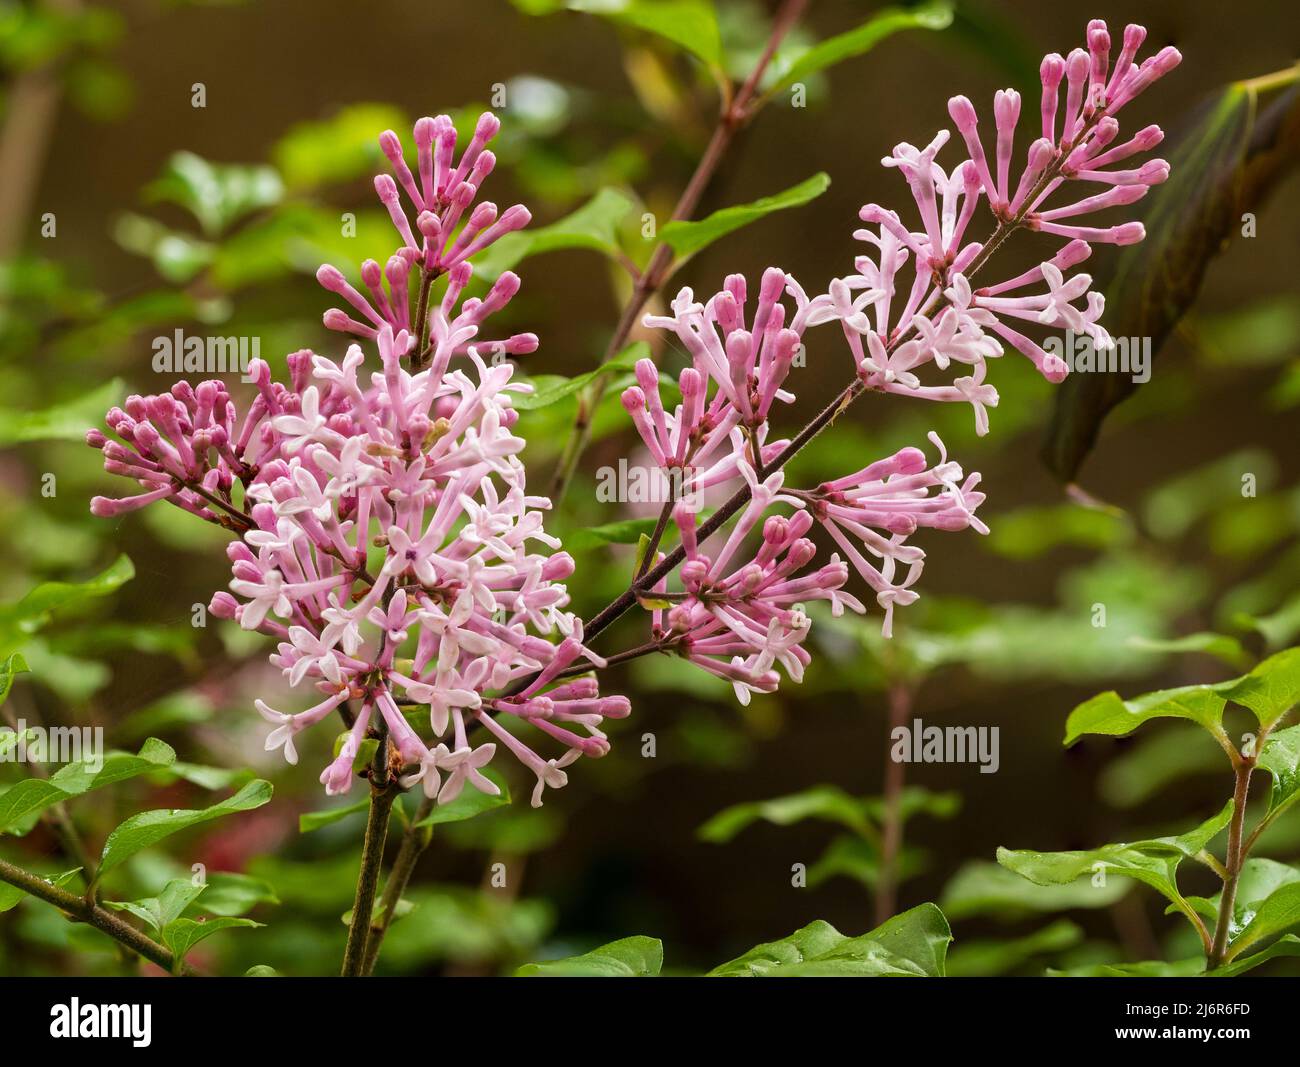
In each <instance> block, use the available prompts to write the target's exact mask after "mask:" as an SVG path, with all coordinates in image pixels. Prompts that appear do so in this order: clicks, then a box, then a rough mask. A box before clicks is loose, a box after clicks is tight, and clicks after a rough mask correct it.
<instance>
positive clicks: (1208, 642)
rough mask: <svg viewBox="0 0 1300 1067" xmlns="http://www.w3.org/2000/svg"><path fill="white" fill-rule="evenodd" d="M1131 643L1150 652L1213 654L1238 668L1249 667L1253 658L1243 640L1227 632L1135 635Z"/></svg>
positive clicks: (1131, 638)
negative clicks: (1160, 636)
mask: <svg viewBox="0 0 1300 1067" xmlns="http://www.w3.org/2000/svg"><path fill="white" fill-rule="evenodd" d="M1129 644H1130V645H1132V646H1133V647H1134V648H1140V649H1144V650H1145V651H1148V652H1199V653H1200V654H1202V655H1205V656H1213V657H1214V658H1215V659H1217V660H1220V661H1222V662H1223V663H1226V664H1227V665H1228V666H1229V667H1233V668H1235V669H1236V670H1242V669H1243V668H1245V667H1249V666H1250V660H1251V656H1250V653H1249V652H1247V651H1246V650H1245V648H1243V647H1242V644H1241V642H1240V641H1238V640H1237V639H1236V638H1235V637H1229V636H1228V635H1227V634H1216V633H1209V632H1201V633H1194V634H1186V635H1185V636H1183V637H1171V638H1154V637H1139V636H1133V637H1130V638H1129Z"/></svg>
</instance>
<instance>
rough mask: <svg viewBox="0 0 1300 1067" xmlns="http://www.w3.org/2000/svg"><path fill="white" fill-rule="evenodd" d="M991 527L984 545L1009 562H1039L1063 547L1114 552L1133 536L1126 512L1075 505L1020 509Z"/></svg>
mask: <svg viewBox="0 0 1300 1067" xmlns="http://www.w3.org/2000/svg"><path fill="white" fill-rule="evenodd" d="M989 525H990V526H991V527H992V530H991V532H990V533H989V536H988V537H987V538H985V539H984V540H983V541H982V542H981V545H982V546H984V547H986V548H988V549H989V550H991V551H993V552H996V553H997V554H998V555H1000V556H1006V557H1007V558H1008V559H1035V558H1037V557H1039V556H1042V555H1043V554H1045V553H1047V552H1049V551H1051V550H1052V549H1054V548H1057V547H1059V546H1062V545H1079V546H1082V547H1084V548H1093V549H1103V548H1111V547H1114V546H1115V545H1119V544H1122V543H1126V542H1128V541H1129V540H1130V539H1131V538H1132V534H1133V526H1132V523H1131V522H1130V521H1129V520H1128V518H1127V516H1126V515H1125V514H1124V513H1123V512H1120V511H1112V510H1109V509H1106V508H1100V507H1083V506H1081V505H1079V504H1073V503H1066V504H1054V505H1051V506H1049V507H1032V508H1020V509H1018V510H1016V511H1012V512H1007V513H1006V514H1003V515H999V516H997V521H996V522H990V523H989Z"/></svg>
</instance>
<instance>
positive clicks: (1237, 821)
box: [1205, 731, 1264, 971]
mask: <svg viewBox="0 0 1300 1067" xmlns="http://www.w3.org/2000/svg"><path fill="white" fill-rule="evenodd" d="M1263 745H1264V736H1263V731H1261V734H1260V736H1259V737H1258V738H1257V739H1256V740H1255V742H1254V745H1253V746H1252V748H1251V754H1250V755H1249V756H1238V757H1237V758H1236V759H1235V760H1233V770H1234V771H1235V772H1236V776H1237V777H1236V785H1235V788H1234V789H1233V793H1232V802H1233V804H1232V821H1231V822H1230V823H1229V824H1228V851H1227V853H1226V855H1225V856H1224V862H1223V866H1224V868H1225V871H1226V873H1227V877H1226V878H1224V880H1223V892H1222V894H1220V896H1219V916H1218V923H1217V924H1216V926H1215V928H1214V941H1213V942H1212V944H1211V945H1210V951H1209V956H1208V958H1207V960H1206V964H1205V966H1206V969H1207V970H1211V971H1212V970H1214V968H1216V967H1218V966H1219V965H1220V964H1221V963H1223V960H1224V957H1225V955H1226V954H1227V951H1228V935H1229V933H1230V932H1231V929H1232V912H1233V908H1234V907H1235V905H1236V902H1237V883H1238V882H1239V881H1240V880H1241V869H1242V867H1243V866H1245V863H1246V856H1247V855H1248V854H1249V851H1250V843H1249V842H1247V841H1246V839H1245V834H1244V830H1245V824H1246V801H1247V799H1248V798H1249V797H1250V776H1251V773H1252V772H1253V771H1254V770H1255V760H1256V757H1255V753H1257V752H1258V751H1259V750H1260V749H1261V748H1262V747H1263ZM1252 841H1253V838H1252Z"/></svg>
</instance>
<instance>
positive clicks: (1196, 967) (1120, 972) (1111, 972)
mask: <svg viewBox="0 0 1300 1067" xmlns="http://www.w3.org/2000/svg"><path fill="white" fill-rule="evenodd" d="M1204 970H1205V960H1203V959H1200V958H1196V959H1190V960H1179V961H1177V962H1176V963H1167V962H1166V961H1164V960H1145V961H1144V962H1142V963H1089V964H1086V965H1085V966H1082V967H1071V968H1070V969H1069V970H1064V971H1056V970H1049V971H1048V972H1047V973H1048V974H1049V975H1051V976H1052V977H1053V978H1193V977H1195V976H1196V975H1198V974H1200V973H1201V972H1203V971H1204Z"/></svg>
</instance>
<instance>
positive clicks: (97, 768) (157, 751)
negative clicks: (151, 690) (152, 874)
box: [0, 737, 176, 833]
mask: <svg viewBox="0 0 1300 1067" xmlns="http://www.w3.org/2000/svg"><path fill="white" fill-rule="evenodd" d="M175 759H176V753H175V752H174V751H173V750H172V748H171V746H170V745H167V744H164V743H163V742H162V741H159V740H158V739H157V738H156V737H151V738H149V739H148V740H147V741H146V742H145V743H144V744H143V745H142V746H141V747H140V751H139V753H137V754H136V755H134V756H133V755H131V754H130V753H126V752H115V753H109V754H108V755H107V756H104V757H103V759H102V761H101V760H100V759H99V758H94V759H83V760H81V761H80V762H77V763H70V764H68V765H67V766H65V767H61V768H59V770H58V771H56V772H55V773H54V774H53V775H51V776H50V777H49V778H24V779H23V780H22V781H21V782H18V783H17V784H16V785H14V786H12V787H11V788H10V789H8V790H7V791H6V792H5V793H4V794H0V833H8V832H11V831H12V830H13V829H14V828H15V827H16V826H19V825H20V824H22V823H23V821H24V820H25V819H28V818H30V817H31V816H33V815H36V814H39V813H40V812H42V811H44V810H45V809H46V808H49V807H51V806H53V805H55V804H58V803H60V802H61V801H64V800H70V799H71V798H73V797H78V796H81V794H83V793H86V792H89V791H90V790H91V789H101V788H103V787H104V786H107V785H113V784H114V783H116V782H122V781H125V780H126V779H128V778H134V777H135V776H136V775H140V774H144V773H145V772H147V771H153V770H157V769H158V768H159V767H166V766H167V765H168V764H170V763H172V762H173V761H174V760H175Z"/></svg>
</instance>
